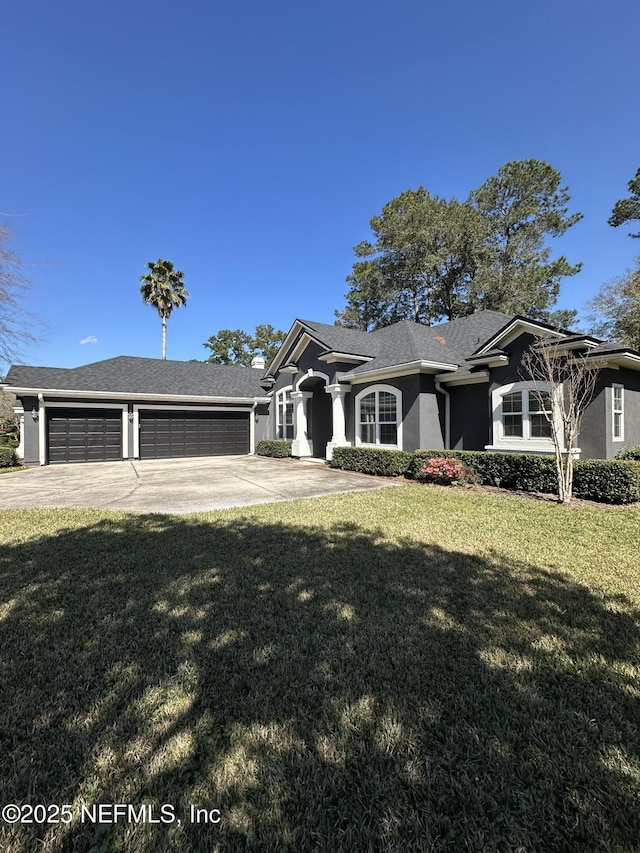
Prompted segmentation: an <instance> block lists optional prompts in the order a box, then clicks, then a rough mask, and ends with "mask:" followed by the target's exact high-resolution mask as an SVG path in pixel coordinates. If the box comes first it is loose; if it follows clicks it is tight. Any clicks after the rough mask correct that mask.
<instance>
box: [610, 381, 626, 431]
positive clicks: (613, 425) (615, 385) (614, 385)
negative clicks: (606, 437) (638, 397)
mask: <svg viewBox="0 0 640 853" xmlns="http://www.w3.org/2000/svg"><path fill="white" fill-rule="evenodd" d="M614 388H620V390H621V391H622V394H621V395H620V397H621V406H620V410H619V411H616V409H615V408H614V405H615V403H614V401H615V395H614V390H613V389H614ZM616 414H619V415H620V435H616V419H615V415H616ZM611 440H612V441H615V442H620V441H624V385H621V384H620V383H619V382H613V383H612V385H611Z"/></svg>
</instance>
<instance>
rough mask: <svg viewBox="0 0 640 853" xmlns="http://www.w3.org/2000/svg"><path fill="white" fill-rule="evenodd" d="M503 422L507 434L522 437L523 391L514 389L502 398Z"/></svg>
mask: <svg viewBox="0 0 640 853" xmlns="http://www.w3.org/2000/svg"><path fill="white" fill-rule="evenodd" d="M502 424H503V428H504V434H505V435H510V436H511V435H515V436H518V438H522V434H523V433H522V391H513V392H512V393H511V394H505V395H504V397H503V398H502Z"/></svg>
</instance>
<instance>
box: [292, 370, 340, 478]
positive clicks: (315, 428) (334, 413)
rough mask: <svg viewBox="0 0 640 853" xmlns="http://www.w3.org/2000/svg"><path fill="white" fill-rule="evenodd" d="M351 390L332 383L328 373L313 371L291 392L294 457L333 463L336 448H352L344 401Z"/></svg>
mask: <svg viewBox="0 0 640 853" xmlns="http://www.w3.org/2000/svg"><path fill="white" fill-rule="evenodd" d="M348 393H349V388H348V387H347V386H345V385H340V384H339V383H335V384H333V385H331V384H329V377H328V376H326V375H325V374H320V373H318V372H314V371H310V372H309V373H308V374H306V375H305V376H304V377H303V378H302V379H301V380H299V381H298V382H297V383H296V388H295V390H293V391H292V392H291V401H292V403H293V435H294V438H293V443H292V447H291V454H292V456H297V457H300V458H312V459H319V460H327V461H331V456H332V454H333V449H334V448H335V447H342V446H345V445H349V444H350V443H351V442H349V441H347V435H346V415H345V398H346V395H347V394H348Z"/></svg>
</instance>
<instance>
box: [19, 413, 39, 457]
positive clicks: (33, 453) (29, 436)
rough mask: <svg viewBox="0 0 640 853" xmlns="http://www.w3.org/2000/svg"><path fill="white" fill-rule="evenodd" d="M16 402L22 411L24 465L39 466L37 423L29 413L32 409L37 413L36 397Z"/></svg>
mask: <svg viewBox="0 0 640 853" xmlns="http://www.w3.org/2000/svg"><path fill="white" fill-rule="evenodd" d="M17 401H18V402H20V403H21V404H22V408H23V409H24V431H23V436H24V441H23V445H24V460H23V461H24V464H25V465H39V464H40V453H39V450H38V448H39V445H38V421H34V419H33V416H32V414H31V412H32V411H33V409H35V410H36V412H37V411H38V398H37V397H18V398H17Z"/></svg>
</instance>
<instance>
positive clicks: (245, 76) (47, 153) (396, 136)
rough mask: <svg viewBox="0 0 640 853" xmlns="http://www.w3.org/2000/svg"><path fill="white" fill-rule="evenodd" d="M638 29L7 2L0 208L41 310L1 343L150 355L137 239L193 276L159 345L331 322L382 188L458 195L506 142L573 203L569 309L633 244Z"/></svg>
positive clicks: (586, 9) (574, 8) (507, 11)
mask: <svg viewBox="0 0 640 853" xmlns="http://www.w3.org/2000/svg"><path fill="white" fill-rule="evenodd" d="M639 28H640V5H639V4H638V3H637V0H609V2H608V3H607V4H605V3H602V2H601V0H598V1H597V2H596V0H536V2H529V3H514V2H513V0H487V2H485V3H478V2H477V0H459V2H457V3H450V4H444V3H434V2H428V0H422V2H418V1H417V0H396V2H395V3H394V4H389V3H384V4H383V3H381V2H379V0H367V2H361V0H341V2H335V1H334V0H325V2H322V3H304V2H299V0H297V2H292V0H286V2H275V3H270V4H266V3H263V2H254V0H249V2H237V3H220V2H213V0H202V2H196V1H195V0H181V2H180V3H178V2H176V0H154V2H153V3H151V2H146V3H142V2H139V0H128V2H122V0H110V2H109V3H106V2H91V3H87V2H86V0H74V2H71V0H57V2H55V3H51V2H50V0H23V2H22V3H13V4H10V5H8V6H7V7H6V8H5V9H4V10H3V26H2V32H1V35H0V43H1V46H2V56H3V69H4V73H3V79H4V84H3V98H2V109H3V117H4V127H3V133H2V136H1V138H0V151H1V153H2V163H3V166H4V168H3V181H2V190H3V191H2V194H1V195H0V210H2V211H3V212H8V213H10V214H12V216H11V218H10V219H9V220H8V221H9V222H10V223H11V225H12V227H13V229H14V231H15V238H14V247H15V248H16V249H17V250H18V251H19V252H20V253H21V255H22V257H23V259H24V261H25V264H26V268H25V272H26V274H27V275H28V277H29V278H30V279H31V281H32V285H33V288H32V292H31V298H30V300H29V301H28V303H26V304H25V307H26V308H28V309H29V310H33V311H35V312H37V313H38V314H39V315H40V316H41V317H42V319H43V321H44V322H45V323H46V325H47V330H46V333H45V336H44V338H43V339H42V340H41V341H40V343H39V344H38V345H34V346H29V347H27V348H26V349H25V352H24V354H23V357H22V359H21V361H23V362H25V363H29V364H41V365H54V366H61V367H73V366H75V365H78V364H83V363H86V362H89V361H96V360H99V359H102V358H109V357H112V356H115V355H121V354H127V355H139V356H150V357H159V356H160V354H161V336H160V320H159V318H158V315H157V313H156V312H155V310H154V309H152V308H150V307H148V306H145V305H143V303H142V300H141V297H140V295H139V276H140V275H141V274H142V273H143V272H144V271H145V265H146V263H147V261H150V260H155V259H157V258H159V257H162V258H167V259H169V260H171V261H173V262H174V264H175V265H176V267H178V268H179V269H182V270H183V271H184V273H185V285H186V287H187V289H188V290H189V292H190V294H191V298H190V300H189V302H188V305H187V307H186V308H182V309H179V310H176V311H174V313H173V315H172V316H171V319H170V320H169V324H168V350H167V355H168V357H169V358H177V359H190V358H198V359H200V358H205V357H206V354H207V351H206V350H205V349H204V348H203V346H202V344H203V342H204V341H205V340H206V339H207V338H208V337H209V335H211V334H214V333H216V332H217V331H218V330H219V329H221V328H231V329H235V328H243V329H245V330H247V331H252V330H253V329H254V327H255V325H256V324H258V323H272V324H273V325H274V326H275V327H276V328H283V329H288V328H289V326H290V325H291V323H292V322H293V320H294V319H295V318H296V317H302V318H307V319H314V320H317V321H320V322H327V323H332V322H333V319H334V310H335V309H340V308H342V307H343V306H344V294H345V293H346V291H347V285H346V283H345V277H346V276H347V275H348V274H349V272H350V270H351V265H352V263H353V252H352V248H353V246H354V245H355V244H356V243H358V242H359V241H360V240H362V239H365V238H367V237H369V236H370V229H369V220H370V219H371V217H372V216H373V215H374V214H376V213H379V212H380V210H381V208H382V206H383V204H385V203H386V202H387V201H389V200H390V199H391V198H394V197H395V196H397V195H398V194H399V193H400V192H402V191H403V190H406V189H409V188H416V187H418V186H419V185H423V186H425V187H426V188H427V189H428V190H429V191H430V192H432V193H436V194H438V195H441V196H444V197H447V198H450V197H452V196H455V197H457V198H458V199H464V198H466V196H467V194H468V192H469V190H471V189H473V188H475V187H477V186H479V185H480V184H481V183H482V182H483V181H484V180H485V179H486V178H487V177H489V176H490V175H492V174H495V173H496V171H497V170H498V168H499V167H500V166H501V165H502V164H503V163H505V162H507V161H509V160H517V159H521V158H527V157H534V158H539V159H542V160H546V161H548V162H549V163H551V164H552V165H553V166H554V167H555V168H557V169H558V170H559V171H560V172H561V174H562V178H563V183H564V184H566V185H567V186H568V187H569V190H570V193H571V197H572V204H571V210H572V211H576V210H579V211H581V212H582V213H583V214H584V219H583V220H582V222H580V223H579V224H578V225H576V226H575V227H574V228H573V229H571V231H569V232H568V233H567V234H566V235H565V236H563V237H562V238H560V239H559V240H555V241H553V243H552V245H553V247H554V253H563V254H565V255H566V256H567V258H568V260H569V261H570V262H572V263H575V262H577V261H582V262H583V264H584V267H583V270H582V272H581V273H580V274H579V275H577V276H575V277H573V278H571V279H567V280H565V283H564V285H563V287H562V291H561V297H560V300H559V302H558V307H566V308H577V309H584V307H585V303H586V301H587V300H588V299H589V298H590V297H591V296H593V294H594V293H595V292H596V291H597V289H598V288H599V287H600V285H601V284H603V283H604V282H606V281H608V280H610V279H611V278H613V277H614V276H616V275H618V274H620V273H623V272H624V271H625V269H626V268H628V267H629V266H631V264H632V262H633V258H634V256H635V255H636V254H639V253H640V245H639V243H640V241H636V240H633V239H631V238H630V237H628V236H627V232H628V230H629V229H626V228H624V227H623V228H619V229H612V228H610V227H609V226H608V225H607V218H608V216H609V215H610V213H611V208H612V206H613V204H614V202H615V201H616V199H618V198H621V197H623V196H624V195H626V194H627V182H628V181H629V180H630V179H631V178H632V177H633V175H634V173H635V171H636V169H637V168H638V166H640V142H639V141H640V87H639V86H638V77H639V74H638V72H639V63H638V53H637V33H638V30H639ZM5 221H6V220H5ZM87 339H89V342H87V343H81V341H85V340H87ZM93 339H95V341H96V342H90V341H92V340H93Z"/></svg>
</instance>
